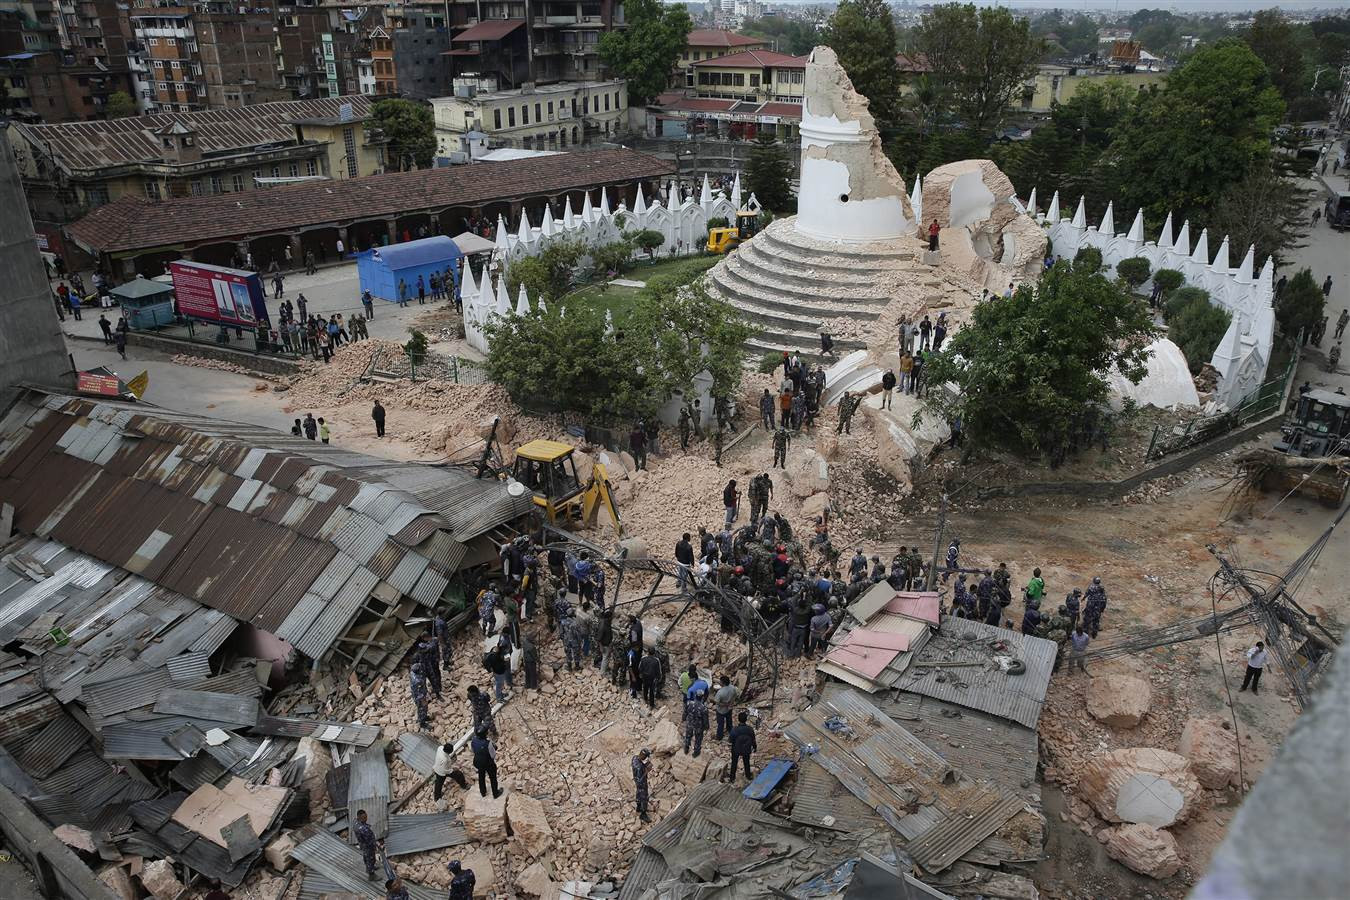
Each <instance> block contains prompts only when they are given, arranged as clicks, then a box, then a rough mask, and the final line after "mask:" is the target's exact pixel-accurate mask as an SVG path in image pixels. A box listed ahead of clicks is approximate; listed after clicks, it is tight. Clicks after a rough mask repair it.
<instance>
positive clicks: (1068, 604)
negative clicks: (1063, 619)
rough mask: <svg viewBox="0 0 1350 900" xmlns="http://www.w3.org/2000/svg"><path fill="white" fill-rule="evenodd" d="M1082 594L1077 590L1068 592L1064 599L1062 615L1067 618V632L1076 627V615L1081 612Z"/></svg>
mask: <svg viewBox="0 0 1350 900" xmlns="http://www.w3.org/2000/svg"><path fill="white" fill-rule="evenodd" d="M1082 603H1083V592H1082V591H1081V590H1079V589H1078V588H1074V589H1073V590H1072V591H1069V594H1068V596H1067V597H1065V598H1064V614H1065V615H1066V616H1068V617H1069V631H1070V632H1072V631H1073V630H1074V629H1075V628H1076V627H1077V626H1078V615H1079V613H1080V612H1082V609H1083V606H1082Z"/></svg>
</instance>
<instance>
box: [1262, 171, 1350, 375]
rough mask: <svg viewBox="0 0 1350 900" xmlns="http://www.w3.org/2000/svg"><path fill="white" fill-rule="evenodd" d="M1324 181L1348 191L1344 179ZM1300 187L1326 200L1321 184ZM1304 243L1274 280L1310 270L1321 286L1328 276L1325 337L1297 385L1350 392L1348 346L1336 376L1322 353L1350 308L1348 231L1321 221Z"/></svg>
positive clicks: (1310, 351)
mask: <svg viewBox="0 0 1350 900" xmlns="http://www.w3.org/2000/svg"><path fill="white" fill-rule="evenodd" d="M1327 180H1328V181H1330V182H1332V184H1333V185H1334V186H1336V187H1337V188H1338V189H1339V190H1350V184H1347V183H1346V178H1345V177H1344V176H1337V177H1336V178H1335V179H1333V178H1332V176H1331V175H1330V174H1328V176H1327ZM1303 185H1304V186H1305V187H1307V188H1308V189H1310V190H1314V191H1316V192H1317V193H1316V195H1315V199H1314V204H1315V205H1316V206H1317V207H1320V206H1321V205H1322V202H1323V199H1324V198H1325V190H1326V189H1325V187H1324V186H1323V184H1322V183H1321V182H1319V181H1314V180H1311V179H1308V180H1305V181H1304V182H1303ZM1312 209H1313V207H1312V206H1309V209H1308V215H1309V216H1311V215H1312ZM1305 243H1306V246H1304V247H1302V248H1300V249H1299V250H1297V251H1295V252H1294V254H1293V260H1292V262H1291V263H1290V264H1289V265H1288V266H1286V267H1285V268H1283V269H1281V270H1280V272H1279V273H1278V274H1277V275H1276V280H1277V281H1278V280H1279V276H1280V275H1289V276H1290V277H1292V276H1293V275H1294V273H1296V272H1298V271H1299V270H1300V269H1304V268H1307V269H1311V270H1312V274H1313V279H1314V280H1315V281H1316V282H1317V283H1318V284H1321V283H1322V281H1323V280H1324V279H1325V278H1326V277H1327V276H1328V275H1330V276H1331V295H1330V296H1329V297H1328V298H1327V305H1326V313H1325V315H1326V316H1327V321H1328V325H1327V335H1326V337H1324V338H1323V339H1322V346H1321V348H1320V349H1319V348H1317V347H1310V348H1308V350H1307V352H1306V353H1305V354H1304V360H1303V363H1302V365H1300V366H1299V372H1298V378H1299V383H1300V384H1302V383H1303V381H1305V380H1307V381H1311V382H1312V383H1313V385H1314V386H1326V387H1333V388H1334V387H1337V386H1340V387H1344V388H1345V390H1346V391H1347V393H1350V355H1347V353H1346V352H1345V351H1347V350H1350V343H1347V344H1345V345H1343V346H1342V358H1341V363H1340V367H1339V370H1338V371H1337V372H1336V373H1335V374H1332V373H1329V372H1327V371H1326V366H1325V360H1326V356H1325V354H1326V352H1327V351H1329V350H1330V349H1331V347H1332V345H1333V343H1334V341H1332V339H1331V332H1332V331H1333V330H1334V329H1335V327H1336V317H1337V316H1339V315H1340V314H1341V310H1343V309H1350V231H1336V230H1335V229H1333V228H1331V227H1330V226H1329V225H1327V223H1326V219H1321V220H1319V221H1318V223H1317V224H1316V225H1314V226H1312V228H1311V229H1310V230H1309V232H1308V236H1307V238H1306V241H1305Z"/></svg>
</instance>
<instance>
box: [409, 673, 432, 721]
mask: <svg viewBox="0 0 1350 900" xmlns="http://www.w3.org/2000/svg"><path fill="white" fill-rule="evenodd" d="M408 687H409V689H410V690H411V691H412V699H413V703H414V704H416V706H417V727H419V728H423V729H425V728H426V727H427V726H429V725H430V724H431V713H429V712H428V711H427V676H426V673H425V672H423V671H422V663H421V661H420V660H419V661H417V662H415V663H413V664H412V668H411V669H410V670H409V671H408Z"/></svg>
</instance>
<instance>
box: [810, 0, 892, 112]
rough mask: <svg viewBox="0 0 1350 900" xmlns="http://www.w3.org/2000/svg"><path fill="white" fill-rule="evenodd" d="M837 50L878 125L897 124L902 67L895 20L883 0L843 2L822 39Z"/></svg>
mask: <svg viewBox="0 0 1350 900" xmlns="http://www.w3.org/2000/svg"><path fill="white" fill-rule="evenodd" d="M820 39H821V41H823V42H824V43H825V44H827V45H828V46H829V47H830V49H832V50H834V52H835V55H837V56H838V57H839V63H840V65H842V66H843V67H844V71H845V72H847V73H848V77H849V80H850V81H852V82H853V87H854V88H856V89H857V91H858V93H860V94H862V95H863V96H864V97H866V98H867V100H868V109H869V111H870V112H871V113H872V118H873V119H875V120H876V122H877V124H878V125H882V126H886V125H892V124H894V123H895V121H896V119H897V117H898V115H899V109H900V82H901V77H900V67H899V66H897V65H896V62H895V56H896V53H897V52H899V51H898V50H897V49H896V42H895V20H893V19H892V18H891V8H890V6H889V5H887V4H886V3H885V2H883V0H840V2H839V5H838V6H836V7H835V9H834V15H832V16H830V19H829V21H828V22H826V23H825V28H824V30H823V32H822V33H821V36H820Z"/></svg>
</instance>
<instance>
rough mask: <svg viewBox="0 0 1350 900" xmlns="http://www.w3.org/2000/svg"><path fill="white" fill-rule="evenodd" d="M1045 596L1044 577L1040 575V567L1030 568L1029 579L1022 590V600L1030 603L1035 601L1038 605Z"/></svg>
mask: <svg viewBox="0 0 1350 900" xmlns="http://www.w3.org/2000/svg"><path fill="white" fill-rule="evenodd" d="M1044 596H1045V579H1044V578H1042V577H1041V570H1040V569H1032V570H1031V580H1030V581H1028V582H1027V586H1026V589H1025V590H1023V591H1022V597H1023V600H1024V601H1025V602H1026V603H1027V605H1030V604H1031V603H1033V602H1034V603H1036V604H1037V605H1038V606H1039V605H1040V602H1041V599H1042V598H1043V597H1044Z"/></svg>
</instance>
